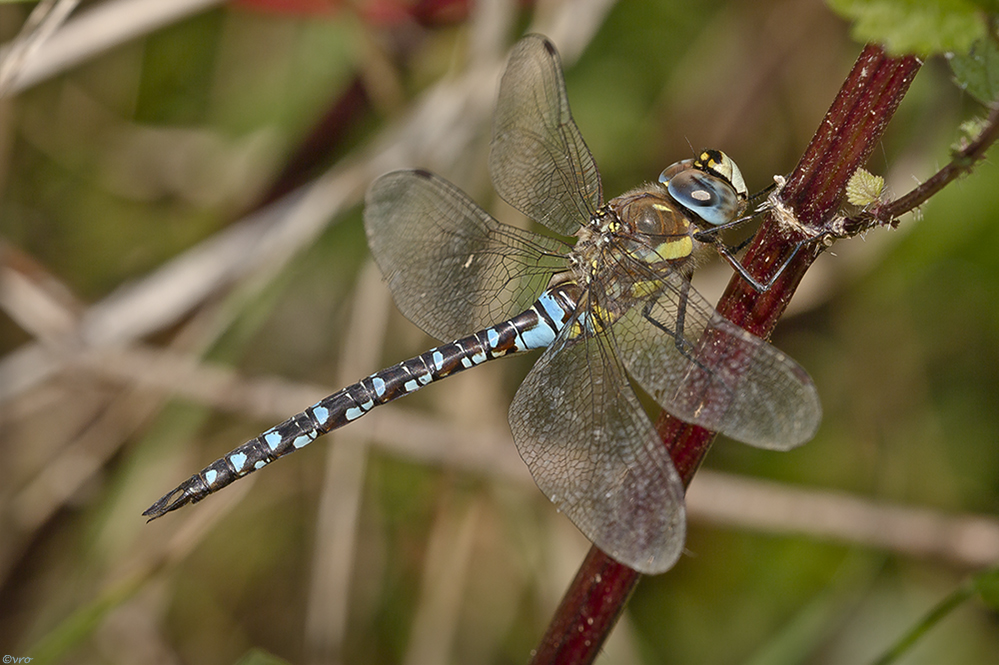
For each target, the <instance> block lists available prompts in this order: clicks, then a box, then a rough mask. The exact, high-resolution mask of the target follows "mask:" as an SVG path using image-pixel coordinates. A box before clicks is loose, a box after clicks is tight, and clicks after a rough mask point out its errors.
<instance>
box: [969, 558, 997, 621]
mask: <svg viewBox="0 0 999 665" xmlns="http://www.w3.org/2000/svg"><path fill="white" fill-rule="evenodd" d="M972 586H974V588H975V591H976V592H978V595H979V596H980V597H981V599H982V602H984V603H985V604H986V605H988V606H989V607H991V608H992V609H993V610H995V611H996V612H999V568H993V569H992V570H987V571H985V572H984V573H982V574H981V575H977V576H976V577H975V579H974V580H972Z"/></svg>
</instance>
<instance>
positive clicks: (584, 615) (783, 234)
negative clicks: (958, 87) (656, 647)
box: [531, 45, 921, 665]
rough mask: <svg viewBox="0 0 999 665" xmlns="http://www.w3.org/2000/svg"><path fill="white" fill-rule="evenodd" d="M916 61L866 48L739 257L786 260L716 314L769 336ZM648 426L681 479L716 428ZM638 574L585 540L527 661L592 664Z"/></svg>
mask: <svg viewBox="0 0 999 665" xmlns="http://www.w3.org/2000/svg"><path fill="white" fill-rule="evenodd" d="M920 64H921V63H920V62H919V61H918V60H917V59H916V58H913V57H903V58H890V57H888V56H887V55H886V54H885V52H884V51H883V50H882V49H881V47H879V46H872V45H868V46H867V47H865V48H864V50H863V51H862V52H861V54H860V57H859V58H858V59H857V62H856V64H854V66H853V70H852V71H851V72H850V75H849V76H848V77H847V79H846V81H845V82H844V84H843V87H842V88H841V89H840V91H839V94H838V95H837V96H836V99H835V100H834V101H833V104H832V106H831V107H830V109H829V111H828V112H827V113H826V116H825V118H824V119H823V121H822V124H821V125H820V127H819V129H818V131H816V133H815V136H813V137H812V140H811V142H810V143H809V145H808V148H807V149H806V150H805V154H804V156H803V157H802V158H801V161H799V162H798V166H797V167H796V168H795V170H794V171H793V172H792V174H791V176H790V177H789V178H788V179H787V183H786V185H785V187H784V188H783V190H782V191H781V192H780V193H779V195H778V196H779V199H777V200H776V203H777V204H778V208H777V210H775V211H773V212H771V213H770V214H769V215H768V219H766V220H765V221H764V224H763V225H762V226H761V228H760V231H759V232H758V233H757V235H756V238H755V239H754V241H753V243H752V245H751V247H750V248H749V250H748V251H747V253H746V256H745V258H744V260H743V264H744V265H745V266H746V267H747V268H748V269H749V271H750V272H751V273H753V274H755V275H757V276H758V277H757V278H758V280H759V281H761V282H766V281H767V278H766V275H767V274H768V272H770V273H771V274H772V272H773V271H774V270H776V268H777V267H778V266H781V265H783V264H784V262H785V261H786V260H787V257H791V256H792V254H793V258H792V259H791V260H790V263H789V264H788V266H787V268H786V269H785V270H784V271H783V273H782V274H781V275H780V277H779V278H778V279H777V280H776V281H775V282H774V284H773V286H772V287H771V288H770V289H769V290H767V291H766V292H764V293H757V292H755V291H753V289H752V288H751V287H749V286H748V285H747V284H746V282H745V281H744V280H742V279H739V278H738V276H736V277H735V278H734V279H733V281H732V282H730V283H729V287H728V289H727V290H726V292H725V294H724V295H723V296H722V299H721V301H720V302H719V304H718V311H719V312H720V313H721V314H722V315H723V316H725V317H726V318H728V319H730V320H731V321H733V322H734V323H736V324H738V325H740V326H742V327H744V328H745V329H747V330H749V331H750V332H752V333H754V334H756V335H758V336H760V337H763V338H766V337H768V336H769V335H770V333H771V331H772V330H773V328H774V326H775V325H776V323H777V319H778V318H780V315H781V314H782V313H783V312H784V308H785V307H786V305H787V302H788V301H789V300H790V298H791V295H792V294H793V292H794V290H795V288H796V287H797V285H798V283H799V282H800V280H801V277H802V276H803V275H804V273H805V270H807V268H808V267H809V266H810V265H811V264H812V262H813V261H814V260H815V258H816V257H817V256H818V255H819V253H820V252H821V251H822V249H823V245H822V244H821V243H818V242H813V243H809V244H807V245H805V246H804V248H803V249H801V250H800V251H797V252H796V253H795V251H796V248H799V247H800V246H801V242H802V241H803V240H807V239H810V238H816V239H818V238H824V237H829V236H831V235H833V234H832V227H831V226H830V223H831V222H832V220H833V218H834V214H835V212H836V210H837V209H838V207H839V205H840V202H841V200H842V197H843V192H844V190H845V188H846V183H847V180H848V179H849V178H850V176H851V175H852V174H853V172H854V171H856V169H857V168H858V167H859V166H861V165H862V164H863V163H864V162H865V161H866V160H867V158H868V157H869V156H870V154H871V152H872V151H873V150H874V147H875V146H876V145H877V143H878V141H879V140H880V138H881V135H882V133H883V132H884V128H885V126H886V125H887V124H888V121H889V120H890V119H891V117H892V115H893V114H894V112H895V110H896V109H897V108H898V104H899V102H900V101H901V100H902V97H904V96H905V93H906V91H907V90H908V88H909V84H910V83H911V82H912V79H913V77H914V76H915V75H916V72H918V71H919V67H920ZM656 429H657V431H658V432H659V434H660V436H661V437H662V439H663V443H664V445H666V446H667V447H668V448H669V450H670V456H671V457H672V459H673V464H674V465H675V466H676V468H677V471H678V472H679V473H680V477H681V478H682V479H683V483H684V486H688V485H689V484H690V481H691V480H692V479H693V477H694V473H695V472H696V471H697V468H698V467H699V466H700V464H701V461H702V460H703V459H704V456H705V455H706V454H707V451H708V449H709V447H710V445H711V442H712V441H713V439H714V433H712V432H709V431H707V430H705V429H702V428H700V427H697V426H695V425H690V424H687V423H684V422H682V421H679V420H677V419H675V418H673V417H671V416H669V415H668V414H665V413H663V414H662V415H661V416H660V417H659V420H658V422H657V423H656ZM639 579H640V574H639V573H637V572H635V571H633V570H631V569H630V568H627V567H626V566H623V565H622V564H619V563H617V562H616V561H614V560H612V559H611V558H610V557H608V556H607V555H606V554H604V553H603V552H601V551H600V550H599V549H597V548H596V547H592V548H590V551H589V553H588V554H587V556H586V559H585V560H584V561H583V564H582V566H581V567H580V569H579V572H578V573H577V574H576V578H575V579H574V580H573V581H572V584H571V585H570V586H569V589H568V590H567V591H566V594H565V596H564V597H563V599H562V603H561V604H560V605H559V608H558V610H556V612H555V616H554V618H553V619H552V622H551V624H549V626H548V630H547V632H546V633H545V635H544V637H543V638H542V641H541V643H540V645H539V647H538V649H537V651H536V652H535V653H534V657H533V659H532V661H531V662H532V663H533V664H534V665H541V664H549V663H559V664H573V665H576V664H580V663H592V662H593V660H594V659H595V658H596V656H597V654H598V653H599V651H600V648H601V646H602V645H603V643H604V640H605V639H606V638H607V635H608V634H609V633H610V631H611V629H612V628H613V627H614V624H615V623H616V622H617V619H618V617H619V616H620V615H621V612H622V611H623V610H624V607H625V604H626V603H627V600H628V598H629V596H630V595H631V593H632V591H634V589H635V586H636V585H637V584H638V580H639Z"/></svg>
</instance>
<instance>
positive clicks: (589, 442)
mask: <svg viewBox="0 0 999 665" xmlns="http://www.w3.org/2000/svg"><path fill="white" fill-rule="evenodd" d="M572 327H573V326H571V325H570V326H567V327H566V328H565V329H563V331H562V333H561V334H560V337H559V338H558V339H556V341H555V342H554V343H553V344H552V345H551V346H550V347H549V348H548V349H546V350H545V352H544V353H543V354H542V356H541V358H540V359H539V360H538V362H537V363H536V364H535V365H534V368H533V369H532V370H531V372H530V373H529V374H528V375H527V378H526V379H525V380H524V383H523V384H521V386H520V389H519V390H518V391H517V394H516V396H515V397H514V399H513V404H512V405H511V406H510V427H511V429H512V431H513V438H514V441H515V442H516V443H517V449H518V450H519V451H520V455H521V457H522V458H523V459H524V461H525V462H526V463H527V467H528V469H530V471H531V474H532V475H533V476H534V480H535V482H537V484H538V487H539V488H541V491H542V492H544V493H545V494H546V495H547V496H548V498H549V499H551V501H552V503H554V504H555V505H556V506H557V507H558V509H559V510H561V511H562V512H564V513H565V514H566V516H568V518H569V519H570V520H571V521H572V523H573V524H575V525H576V526H577V527H578V528H579V530H580V531H582V532H583V534H584V535H585V536H586V537H587V538H589V539H590V540H591V541H593V543H594V544H595V545H597V546H598V547H599V548H600V549H602V550H603V551H604V552H606V553H607V554H609V555H610V556H611V557H613V558H614V559H616V560H617V561H619V562H621V563H623V564H625V565H627V566H629V567H631V568H633V569H635V570H637V571H639V572H642V573H649V574H655V573H661V572H664V571H666V570H668V569H669V568H670V567H672V566H673V564H674V563H676V560H677V559H678V558H679V556H680V553H681V551H682V549H683V543H684V536H685V524H686V522H685V517H684V507H683V484H682V483H681V481H680V477H679V475H678V474H677V472H676V469H675V468H674V467H673V463H672V461H671V460H670V458H669V454H668V453H667V451H666V447H665V446H664V445H663V444H662V442H661V441H660V440H659V439H658V437H657V436H656V433H655V430H654V429H653V428H652V424H651V423H650V422H649V419H648V417H647V416H646V415H645V412H644V411H643V410H642V407H641V405H640V404H639V402H638V399H637V398H636V397H635V394H634V392H633V391H632V390H631V387H630V386H629V385H628V382H627V379H626V377H625V375H624V369H623V368H622V367H621V365H620V363H619V362H618V361H617V360H616V358H615V357H614V356H613V354H611V353H610V352H609V351H610V350H609V348H608V347H607V345H606V339H605V338H603V337H590V338H589V339H587V340H585V341H583V340H580V339H576V340H568V339H567V338H568V337H569V333H568V331H569V330H570V328H572Z"/></svg>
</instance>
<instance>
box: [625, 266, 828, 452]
mask: <svg viewBox="0 0 999 665" xmlns="http://www.w3.org/2000/svg"><path fill="white" fill-rule="evenodd" d="M681 311H682V328H681V325H680V324H679V323H678V318H681V317H680V316H679V314H680V312H681ZM612 331H613V336H614V340H615V343H616V345H617V348H618V352H619V353H620V354H621V358H622V359H623V361H624V364H625V366H626V367H627V368H628V371H629V373H630V374H631V376H632V377H633V378H634V379H635V381H636V382H637V383H638V384H639V385H640V386H641V387H642V388H643V389H644V390H645V391H647V392H648V393H649V394H650V395H651V396H652V397H653V398H654V399H655V400H656V401H657V402H658V403H659V404H660V405H661V406H662V407H663V408H664V409H666V411H668V412H669V413H671V414H672V415H674V416H676V417H677V418H680V419H681V420H684V421H686V422H689V423H693V424H695V425H700V426H702V427H704V428H706V429H710V430H713V431H716V432H721V433H723V434H725V435H727V436H730V437H732V438H733V439H737V440H739V441H742V442H744V443H748V444H750V445H752V446H756V447H758V448H767V449H771V450H788V449H790V448H794V447H796V446H799V445H801V444H802V443H805V442H806V441H808V440H809V439H811V438H812V436H814V434H815V431H816V430H817V429H818V426H819V421H820V420H821V417H822V409H821V406H820V405H819V398H818V393H817V392H816V390H815V385H814V384H813V383H812V380H811V378H810V377H809V376H808V374H807V373H806V372H805V370H804V369H802V368H801V366H799V365H798V364H797V363H796V362H795V361H794V360H792V359H791V358H789V357H788V356H786V355H785V354H784V353H782V352H781V351H779V350H778V349H777V348H775V347H774V346H772V345H770V344H768V343H767V342H765V341H763V340H762V339H760V338H759V337H756V336H755V335H752V334H750V333H748V332H746V331H745V330H743V329H741V328H739V327H738V326H736V325H734V324H732V323H731V322H729V321H728V320H726V319H724V318H723V317H722V316H721V315H720V314H718V313H717V312H716V311H715V310H714V308H713V307H712V306H711V305H710V304H709V303H708V302H707V301H706V300H705V299H704V298H703V297H702V296H701V295H700V294H698V293H697V291H695V290H694V289H693V288H692V287H691V286H690V284H689V282H688V281H687V280H686V278H685V277H683V276H682V275H680V274H679V273H672V274H670V275H667V276H665V277H664V278H663V282H662V284H661V290H660V291H659V292H657V294H656V296H655V297H653V298H650V299H649V300H648V301H646V302H645V303H644V304H639V305H636V306H635V307H633V308H631V309H630V310H629V311H628V312H627V313H626V314H625V315H624V316H622V317H621V319H619V320H618V321H617V322H616V324H615V325H614V326H613V327H612ZM677 339H681V340H682V341H681V342H680V343H679V344H678V343H677Z"/></svg>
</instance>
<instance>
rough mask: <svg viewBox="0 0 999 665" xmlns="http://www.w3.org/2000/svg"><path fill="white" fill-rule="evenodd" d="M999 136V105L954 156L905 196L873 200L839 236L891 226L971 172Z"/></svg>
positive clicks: (849, 220) (854, 217)
mask: <svg viewBox="0 0 999 665" xmlns="http://www.w3.org/2000/svg"><path fill="white" fill-rule="evenodd" d="M997 139H999V106H995V107H994V108H993V109H992V111H991V112H990V113H989V116H988V118H987V119H986V121H985V127H984V128H983V129H982V131H981V132H979V134H978V136H976V137H975V138H974V139H973V140H971V141H970V142H968V144H967V145H965V146H964V147H963V148H961V149H960V150H957V151H955V152H954V156H953V158H952V159H951V160H950V161H949V162H948V163H947V165H946V166H944V167H943V168H942V169H940V170H939V171H937V172H936V173H934V174H933V175H932V176H931V177H930V178H929V179H928V180H926V181H925V182H923V183H921V184H920V185H919V186H918V187H916V188H915V189H913V190H912V191H910V192H909V193H908V194H905V195H904V196H900V197H898V198H897V199H895V200H894V201H890V202H888V203H875V204H873V205H872V206H870V207H869V208H867V209H866V210H864V211H863V212H861V213H860V214H858V215H854V216H852V217H849V218H847V219H846V220H844V221H843V224H842V232H841V235H844V236H855V235H857V234H858V233H863V232H864V231H866V230H867V229H869V228H871V227H873V226H894V225H895V224H897V223H898V221H897V220H898V218H899V217H900V216H902V215H904V214H905V213H907V212H909V211H911V210H915V209H916V208H918V207H919V206H921V205H923V204H924V203H926V201H928V200H929V198H930V197H931V196H933V195H934V194H936V193H937V192H939V191H940V190H941V189H943V188H944V187H946V186H947V185H949V184H950V183H951V182H953V181H954V180H956V179H957V178H959V177H961V176H962V175H964V174H966V173H968V172H970V171H971V169H972V168H973V167H974V165H975V164H977V163H978V162H979V161H981V160H982V159H983V158H984V157H985V152H986V151H987V150H988V149H989V148H990V147H992V144H993V143H995V142H996V140H997Z"/></svg>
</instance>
